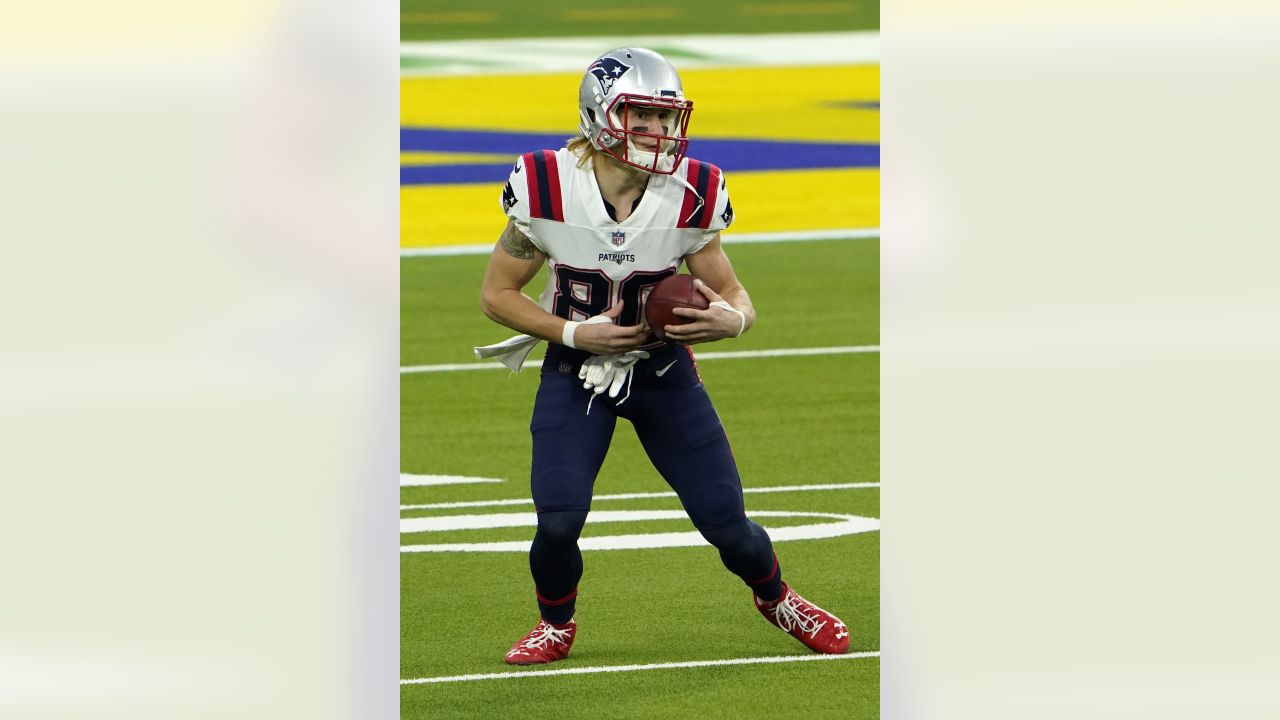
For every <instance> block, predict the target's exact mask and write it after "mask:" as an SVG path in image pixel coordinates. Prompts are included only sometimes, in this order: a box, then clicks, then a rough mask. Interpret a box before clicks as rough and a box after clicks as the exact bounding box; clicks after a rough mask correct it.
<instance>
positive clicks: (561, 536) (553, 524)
mask: <svg viewBox="0 0 1280 720" xmlns="http://www.w3.org/2000/svg"><path fill="white" fill-rule="evenodd" d="M586 522H587V513H586V512H585V511H579V510H562V511H557V512H541V513H538V538H539V539H540V540H542V541H543V542H548V543H553V544H556V545H568V544H573V543H575V542H577V541H578V537H579V536H581V535H582V526H583V525H585V524H586Z"/></svg>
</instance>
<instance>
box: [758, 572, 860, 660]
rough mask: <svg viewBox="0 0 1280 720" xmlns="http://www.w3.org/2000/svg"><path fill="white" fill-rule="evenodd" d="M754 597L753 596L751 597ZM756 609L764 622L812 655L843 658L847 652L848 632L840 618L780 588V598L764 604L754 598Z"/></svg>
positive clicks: (786, 589) (784, 584)
mask: <svg viewBox="0 0 1280 720" xmlns="http://www.w3.org/2000/svg"><path fill="white" fill-rule="evenodd" d="M753 597H754V596H753ZM755 601H756V609H757V610H759V611H760V614H761V615H763V616H764V617H765V619H766V620H768V621H769V622H771V623H773V624H774V625H777V626H778V627H780V628H782V629H783V630H786V631H787V632H789V633H791V636H792V637H794V638H795V639H797V640H799V641H800V642H802V643H804V644H805V646H806V647H808V648H809V649H810V650H813V651H814V652H820V653H826V654H828V655H843V654H844V653H846V652H848V651H849V628H847V627H845V624H844V623H842V622H840V618H838V617H836V616H835V615H832V614H831V613H829V612H827V611H826V610H823V609H822V608H820V607H818V606H817V605H814V604H813V603H811V602H809V601H808V600H805V599H804V598H802V597H800V595H799V594H798V593H796V591H794V590H792V589H791V588H790V587H787V585H786V583H783V585H782V597H781V598H779V599H778V600H776V601H775V602H771V603H767V602H765V601H763V600H761V599H760V598H758V597H757V598H755Z"/></svg>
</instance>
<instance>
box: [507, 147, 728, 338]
mask: <svg viewBox="0 0 1280 720" xmlns="http://www.w3.org/2000/svg"><path fill="white" fill-rule="evenodd" d="M577 163H578V158H577V157H576V156H574V155H573V153H572V152H570V151H569V149H568V148H561V149H560V150H558V151H555V152H552V151H550V150H540V151H538V152H532V153H526V154H524V155H522V156H521V157H520V158H519V159H518V160H517V161H516V165H515V169H513V170H512V171H511V178H510V180H509V181H508V182H507V186H506V188H504V190H503V193H502V206H503V209H504V210H505V211H506V213H507V216H508V217H510V218H511V219H512V220H513V221H514V222H515V225H516V227H517V228H519V229H520V231H521V232H523V233H524V234H525V235H527V236H528V237H529V239H530V240H531V241H532V242H533V244H534V245H535V246H537V248H538V249H539V250H541V251H542V252H543V253H545V254H546V255H547V258H548V260H547V269H548V273H549V274H548V277H547V287H546V289H545V290H544V291H543V293H542V298H541V304H542V307H543V308H544V309H546V310H547V311H548V312H550V313H552V314H554V315H557V316H559V317H562V318H565V319H567V320H585V319H587V318H588V317H591V316H592V315H598V314H600V313H602V312H604V311H605V310H607V309H609V308H611V307H613V306H614V305H615V304H616V303H618V302H622V303H624V306H623V311H622V315H621V317H619V319H618V324H619V325H637V324H639V323H640V322H641V319H642V318H641V315H640V313H641V312H642V309H643V307H644V301H645V299H646V298H647V297H648V293H649V290H650V289H651V288H652V287H653V286H654V285H656V284H657V283H658V282H659V281H661V280H662V279H663V278H666V277H668V276H670V275H674V274H675V273H676V272H677V271H678V270H679V269H680V262H681V259H682V258H684V256H685V255H688V254H690V253H695V252H697V251H699V250H701V249H702V248H703V247H704V246H705V245H706V244H707V243H708V242H710V241H711V239H712V238H713V237H714V236H715V234H716V233H718V232H719V231H721V230H723V229H724V228H726V227H728V226H729V225H730V224H731V223H732V222H733V209H732V206H731V205H730V204H729V194H728V192H727V191H726V190H725V184H724V178H723V176H722V175H721V173H720V168H718V167H716V166H714V165H712V164H710V163H704V162H699V161H697V160H691V159H689V158H685V159H684V160H683V161H682V162H681V163H680V166H679V167H678V168H676V171H675V173H674V175H676V176H679V177H681V178H683V179H684V180H685V181H686V182H687V183H688V184H689V185H690V186H692V187H693V188H695V189H696V191H697V192H696V193H694V192H690V191H689V189H687V188H686V187H685V186H684V185H683V184H681V183H680V182H678V181H677V180H675V179H674V177H673V176H670V175H658V174H655V175H653V176H651V177H650V178H649V185H648V187H647V188H646V189H645V192H644V196H643V197H642V198H641V199H640V204H639V205H637V206H636V208H635V210H634V211H632V213H631V215H630V216H628V217H627V219H626V220H623V221H622V222H616V221H615V220H614V219H613V218H611V217H610V216H609V213H608V211H607V210H605V205H604V199H603V198H602V197H601V195H600V187H599V186H598V185H597V183H596V176H595V173H594V172H593V171H592V169H591V163H590V162H587V163H585V164H584V166H583V167H581V168H580V167H578V164H577Z"/></svg>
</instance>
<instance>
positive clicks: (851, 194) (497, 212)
mask: <svg viewBox="0 0 1280 720" xmlns="http://www.w3.org/2000/svg"><path fill="white" fill-rule="evenodd" d="M726 180H727V183H728V187H729V197H730V198H731V199H732V201H733V209H734V211H735V212H736V213H737V220H736V221H735V222H734V224H733V228H732V229H731V232H740V233H757V232H781V231H792V230H795V231H803V230H826V229H830V228H847V227H878V226H879V225H880V170H879V169H878V168H852V169H842V170H785V171H772V172H738V173H726ZM501 195H502V182H501V181H496V182H493V183H486V184H476V185H408V186H404V187H401V188H400V246H401V247H405V248H415V247H442V246H447V245H468V244H473V243H490V242H494V241H496V240H497V239H498V234H499V233H501V232H502V228H503V227H504V226H505V225H506V217H505V216H503V214H502V206H501V204H500V203H499V197H500V196H501Z"/></svg>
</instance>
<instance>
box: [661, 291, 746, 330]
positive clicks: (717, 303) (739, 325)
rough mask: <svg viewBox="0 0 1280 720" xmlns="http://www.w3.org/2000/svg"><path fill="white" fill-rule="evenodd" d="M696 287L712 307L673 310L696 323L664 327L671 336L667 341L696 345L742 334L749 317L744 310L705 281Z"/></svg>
mask: <svg viewBox="0 0 1280 720" xmlns="http://www.w3.org/2000/svg"><path fill="white" fill-rule="evenodd" d="M696 287H697V288H698V291H699V292H701V293H702V294H703V296H705V297H706V298H707V301H708V302H710V303H711V307H708V308H707V309H706V310H695V309H693V308H682V307H678V308H675V309H673V310H672V311H671V312H673V313H675V314H676V315H678V316H680V317H683V318H691V319H692V322H689V323H686V324H684V325H667V326H666V327H664V328H662V331H663V332H664V333H666V335H667V340H669V341H671V342H673V343H676V344H677V345H693V344H694V343H704V342H712V341H715V340H721V339H724V338H734V337H738V336H739V335H741V334H742V331H743V329H745V327H746V318H745V317H744V316H743V314H742V311H741V310H735V309H734V308H733V306H732V305H730V304H729V303H727V302H725V299H724V298H722V297H720V296H719V295H718V294H716V291H715V290H712V289H711V288H710V287H708V286H707V284H706V283H704V282H702V281H701V280H699V281H698V282H697V285H696Z"/></svg>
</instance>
